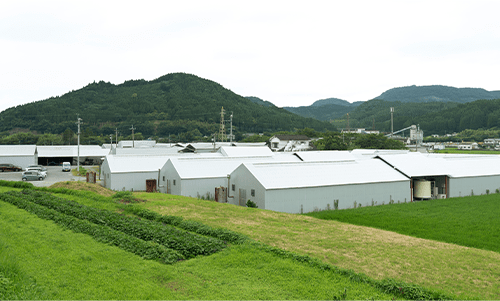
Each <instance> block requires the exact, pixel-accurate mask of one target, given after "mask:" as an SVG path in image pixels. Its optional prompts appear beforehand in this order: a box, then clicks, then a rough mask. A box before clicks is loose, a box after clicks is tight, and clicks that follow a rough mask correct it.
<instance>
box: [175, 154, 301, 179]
mask: <svg viewBox="0 0 500 301" xmlns="http://www.w3.org/2000/svg"><path fill="white" fill-rule="evenodd" d="M170 161H171V162H172V164H173V165H174V167H175V169H176V170H177V173H178V174H179V176H180V177H181V178H182V179H195V178H216V177H225V176H227V175H228V174H230V173H231V172H233V170H235V169H236V167H238V166H239V165H240V164H241V163H243V162H274V163H277V162H298V161H299V159H298V158H297V157H294V156H268V157H220V158H207V157H205V158H203V157H199V158H193V157H180V158H170Z"/></svg>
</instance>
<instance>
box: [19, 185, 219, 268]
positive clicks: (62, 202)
mask: <svg viewBox="0 0 500 301" xmlns="http://www.w3.org/2000/svg"><path fill="white" fill-rule="evenodd" d="M21 194H22V195H24V196H25V198H26V199H27V200H29V201H31V202H33V203H36V204H39V205H42V206H45V207H47V208H51V209H54V210H56V211H58V212H61V213H64V214H67V215H71V216H74V217H76V218H78V219H82V220H88V221H89V222H92V223H94V224H97V225H103V226H107V227H110V228H111V229H114V230H117V231H120V232H123V233H126V234H128V235H131V236H134V237H136V238H139V239H142V240H145V241H154V242H157V243H160V244H162V245H164V246H165V247H167V248H169V249H173V250H176V251H177V252H179V253H180V254H182V255H183V256H185V257H186V258H193V257H196V256H199V255H210V254H212V253H216V252H218V251H220V250H222V249H223V248H225V247H226V246H227V244H226V243H225V242H223V241H221V240H219V239H215V238H211V237H205V236H202V235H198V234H194V233H191V232H188V231H185V230H181V229H177V228H175V227H173V226H171V225H167V224H162V223H158V222H156V221H150V220H147V219H140V218H136V217H130V216H126V215H123V214H120V213H116V212H112V211H109V210H104V209H97V208H93V207H88V206H85V205H82V204H80V203H77V202H74V201H70V200H66V199H62V198H59V197H56V196H53V195H51V194H49V193H45V192H41V191H35V190H23V191H22V192H21Z"/></svg>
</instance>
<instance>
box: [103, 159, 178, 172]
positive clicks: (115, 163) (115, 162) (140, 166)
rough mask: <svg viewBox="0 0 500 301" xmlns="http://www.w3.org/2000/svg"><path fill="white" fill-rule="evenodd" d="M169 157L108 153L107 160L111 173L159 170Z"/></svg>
mask: <svg viewBox="0 0 500 301" xmlns="http://www.w3.org/2000/svg"><path fill="white" fill-rule="evenodd" d="M168 159H169V157H168V156H137V155H134V156H126V155H107V156H106V159H105V161H106V162H107V164H108V166H109V169H110V171H111V173H132V172H155V171H156V172H158V170H159V169H161V168H162V167H163V165H165V163H166V162H167V160H168Z"/></svg>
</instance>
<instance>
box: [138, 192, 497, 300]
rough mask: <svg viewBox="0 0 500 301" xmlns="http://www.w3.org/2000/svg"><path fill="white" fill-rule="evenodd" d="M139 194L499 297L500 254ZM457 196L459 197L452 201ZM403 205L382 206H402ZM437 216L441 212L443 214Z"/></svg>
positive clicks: (248, 229) (387, 273)
mask: <svg viewBox="0 0 500 301" xmlns="http://www.w3.org/2000/svg"><path fill="white" fill-rule="evenodd" d="M135 195H137V196H138V197H140V198H143V199H148V202H146V203H141V204H139V205H138V206H142V207H144V208H148V209H150V210H153V211H156V212H159V213H161V214H170V215H178V216H183V217H184V218H187V219H191V220H196V221H200V222H203V223H205V224H207V225H211V226H218V227H225V228H227V229H230V230H233V231H237V232H239V233H242V234H245V235H248V236H249V237H251V238H253V239H255V240H258V241H261V242H263V243H266V244H269V245H272V246H276V247H279V248H282V249H285V250H288V251H292V252H296V253H299V254H306V255H309V256H311V257H314V258H318V259H320V260H322V261H323V262H326V263H329V264H332V265H335V266H338V267H340V268H346V269H353V270H354V271H355V272H358V273H364V274H366V275H368V276H369V277H373V278H375V279H383V278H395V279H398V280H402V281H405V282H408V283H414V284H418V285H421V286H424V287H427V288H431V289H436V290H443V291H446V292H448V293H451V294H455V295H457V296H458V297H459V298H461V299H466V298H481V299H499V298H500V282H499V281H498V279H499V272H498V271H500V253H498V252H493V251H487V250H481V249H475V248H469V247H464V246H459V245H456V244H451V243H444V242H439V241H434V240H430V239H422V238H417V237H411V236H407V235H402V234H398V233H395V232H390V231H386V230H381V229H375V228H369V227H364V226H358V225H352V224H347V223H342V222H338V221H333V220H320V219H316V218H312V217H309V216H304V215H293V214H286V213H280V212H273V211H266V210H260V209H250V208H241V207H238V206H233V205H227V204H218V203H214V202H200V201H197V200H194V199H190V198H184V197H179V196H172V195H163V194H146V193H137V194H135ZM479 198H480V197H479ZM454 200H457V199H449V200H448V201H449V202H453V201H454ZM406 205H408V204H406ZM404 206H405V204H393V205H386V206H379V207H380V209H384V208H387V209H389V208H394V209H395V210H398V208H403V207H404ZM363 208H364V207H363ZM377 208H378V207H377ZM478 208H482V207H481V206H478ZM499 208H500V206H499ZM484 209H486V207H484ZM353 210H360V209H353ZM345 211H347V210H345ZM471 212H472V211H471ZM433 214H435V215H436V216H439V212H434V213H433ZM474 214H476V213H474ZM438 220H439V223H441V224H442V225H443V227H445V228H446V227H450V228H452V227H455V226H454V225H453V224H452V223H449V222H448V221H447V220H446V219H438ZM488 233H490V234H493V233H492V232H488ZM485 239H486V238H485ZM491 239H494V237H491Z"/></svg>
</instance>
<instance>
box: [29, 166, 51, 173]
mask: <svg viewBox="0 0 500 301" xmlns="http://www.w3.org/2000/svg"><path fill="white" fill-rule="evenodd" d="M31 168H40V169H41V171H45V172H47V167H45V166H42V165H28V167H26V170H28V169H31Z"/></svg>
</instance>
